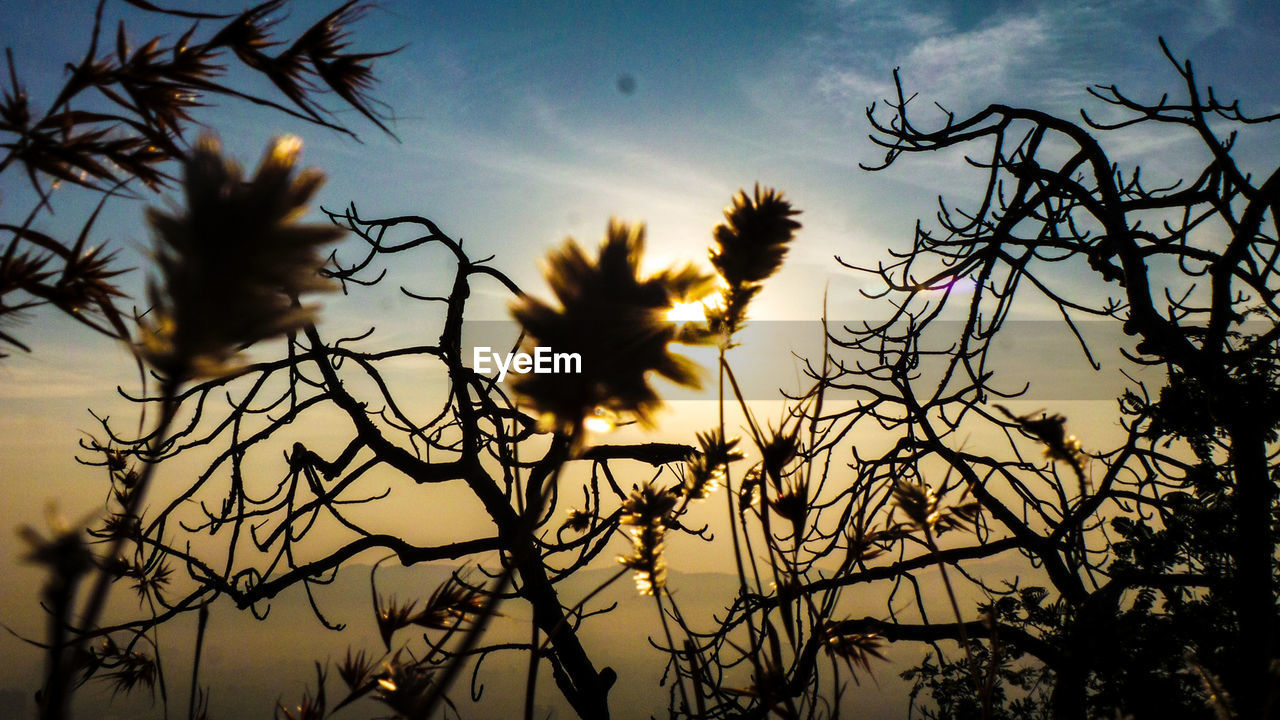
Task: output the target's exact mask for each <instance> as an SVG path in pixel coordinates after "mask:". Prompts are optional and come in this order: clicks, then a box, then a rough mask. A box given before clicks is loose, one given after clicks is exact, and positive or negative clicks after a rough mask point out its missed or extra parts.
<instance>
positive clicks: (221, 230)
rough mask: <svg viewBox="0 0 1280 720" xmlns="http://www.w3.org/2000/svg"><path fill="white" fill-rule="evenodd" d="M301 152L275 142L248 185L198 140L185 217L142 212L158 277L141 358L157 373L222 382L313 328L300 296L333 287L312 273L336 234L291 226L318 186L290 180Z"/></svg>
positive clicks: (305, 176) (190, 162)
mask: <svg viewBox="0 0 1280 720" xmlns="http://www.w3.org/2000/svg"><path fill="white" fill-rule="evenodd" d="M301 148H302V143H301V141H300V140H298V139H297V138H295V137H288V136H287V137H282V138H277V139H276V140H275V141H273V142H272V143H271V145H270V146H269V147H268V148H267V151H266V154H265V155H264V156H263V158H262V161H261V163H260V164H259V166H258V170H257V172H256V173H255V175H254V177H253V178H252V179H251V180H248V181H245V180H244V179H243V178H242V176H241V170H240V168H239V166H238V165H236V164H235V163H234V162H231V161H229V160H226V159H224V158H223V157H222V152H221V147H220V145H219V144H218V141H217V140H216V139H214V138H213V137H211V136H208V135H206V136H202V137H201V138H200V139H199V140H198V141H197V142H196V144H195V147H194V149H193V151H192V152H191V154H190V155H189V156H188V157H187V159H186V164H185V177H184V186H185V189H186V199H187V207H186V209H185V211H183V212H180V213H176V214H171V213H167V212H163V211H160V210H157V209H154V208H152V209H150V210H148V212H147V220H148V222H149V223H150V224H151V227H152V229H153V230H154V232H155V235H156V239H157V249H156V262H157V264H158V265H159V266H160V276H161V277H160V280H159V282H157V281H155V280H152V281H151V282H150V283H149V285H148V288H147V292H148V297H149V299H150V302H151V306H152V309H151V312H150V314H149V317H148V318H147V319H146V320H145V321H144V322H142V324H141V337H140V341H139V343H138V352H139V354H140V355H141V356H142V357H143V358H144V359H145V360H146V361H147V362H148V363H150V364H151V365H152V366H153V367H154V368H155V369H156V370H157V371H159V372H160V373H162V374H164V375H165V376H167V377H169V378H175V379H190V378H197V377H202V376H203V377H207V376H214V375H218V374H222V373H225V372H227V371H228V369H229V367H228V365H229V362H230V361H231V359H232V357H233V356H234V355H235V353H236V352H238V351H239V350H240V349H241V348H243V347H246V346H248V345H250V344H252V343H254V342H257V341H259V340H263V339H266V338H269V337H274V336H276V335H279V334H282V333H285V332H289V331H292V330H295V329H297V328H299V327H301V326H302V325H304V324H305V323H307V322H308V321H309V320H310V319H311V317H312V314H313V311H314V308H311V307H300V306H298V304H297V296H298V295H299V294H301V293H304V292H309V291H314V290H327V289H329V288H330V283H329V282H328V281H326V280H324V279H322V278H321V277H320V276H319V275H318V274H317V271H318V270H319V269H320V267H321V266H322V265H323V264H324V257H323V256H322V255H321V254H320V253H319V252H318V248H319V247H320V246H321V245H324V244H327V243H330V242H332V241H334V240H336V239H337V238H338V237H339V236H340V235H341V231H340V230H339V229H338V228H337V227H333V226H328V225H312V224H300V223H298V222H297V220H298V218H299V216H300V215H301V214H302V212H303V211H304V210H305V208H306V203H307V201H308V200H309V199H310V198H311V196H312V194H313V193H315V191H316V189H317V188H319V187H320V184H321V182H322V181H323V177H324V176H323V174H322V173H320V172H319V171H316V170H303V171H302V172H300V173H297V174H296V175H295V173H294V170H295V168H296V166H297V163H298V156H299V152H300V150H301Z"/></svg>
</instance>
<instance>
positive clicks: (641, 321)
mask: <svg viewBox="0 0 1280 720" xmlns="http://www.w3.org/2000/svg"><path fill="white" fill-rule="evenodd" d="M643 251H644V228H643V226H630V225H626V224H624V223H620V222H617V221H613V222H610V223H609V229H608V233H607V234H606V237H605V241H604V243H603V244H602V245H601V246H600V252H599V255H598V256H597V258H596V259H595V260H594V261H593V260H592V259H591V258H589V257H587V254H586V253H585V252H584V251H583V249H582V248H581V247H580V246H579V245H578V244H577V243H576V242H574V241H573V240H569V241H567V242H566V243H565V245H564V246H563V247H562V248H561V249H559V250H557V251H555V252H553V253H551V255H550V256H549V257H548V258H547V261H546V270H545V275H546V278H547V282H548V283H549V284H550V285H551V290H552V292H553V293H554V294H555V297H556V300H557V301H558V303H559V307H555V306H553V305H549V304H547V303H544V302H542V301H541V300H538V299H536V298H532V297H523V298H520V299H519V300H517V301H516V302H515V303H514V304H513V305H512V307H511V313H512V315H514V316H515V318H516V320H517V321H519V323H520V325H521V326H522V327H523V328H524V331H525V333H526V335H527V337H528V338H529V344H530V345H537V346H542V347H549V348H551V349H553V350H554V351H555V352H557V353H562V352H563V353H577V354H578V355H579V356H580V357H581V358H582V367H581V370H582V372H581V373H574V374H569V373H554V374H553V373H543V374H534V373H530V374H525V375H519V376H516V378H515V379H514V380H513V382H512V387H513V388H514V389H515V391H516V393H517V394H519V395H520V397H521V398H522V399H523V400H524V402H525V403H527V404H528V405H530V406H532V407H533V408H534V409H535V410H536V411H537V412H538V413H540V415H541V416H542V418H543V420H544V422H545V424H547V425H549V426H551V427H554V428H555V429H558V430H563V431H575V430H577V429H579V428H581V427H582V422H583V419H584V418H586V417H588V416H591V415H592V414H593V413H595V412H596V411H597V410H598V409H599V410H600V411H601V412H603V413H605V414H609V413H613V414H615V415H619V416H623V415H627V416H634V417H636V418H637V419H638V420H639V421H640V422H641V423H644V424H646V425H648V424H652V421H653V415H654V412H655V411H656V410H657V409H658V407H659V406H660V405H661V400H660V399H659V397H658V395H657V393H656V392H655V391H654V390H653V388H652V387H651V386H650V385H649V375H650V373H654V374H657V375H661V376H662V377H665V378H667V379H668V380H670V381H672V382H674V383H676V384H679V385H686V386H690V387H698V386H699V385H700V382H699V379H698V373H697V366H696V365H695V364H694V363H693V362H691V361H690V360H688V359H687V358H684V357H682V356H680V355H676V354H673V353H672V352H671V351H670V350H669V349H668V346H669V345H670V343H672V342H674V341H677V340H678V339H683V338H677V326H676V324H675V323H673V322H671V321H670V320H668V319H667V317H666V313H667V311H668V309H669V308H670V307H671V306H672V304H673V303H675V302H677V301H685V300H689V299H696V298H698V297H701V296H702V295H704V294H706V293H707V292H710V290H711V287H712V284H711V282H712V278H711V277H709V276H707V275H704V274H703V273H701V272H699V271H698V270H697V269H696V268H694V267H693V266H691V265H686V266H685V267H683V268H669V269H667V270H664V271H662V272H660V273H658V274H656V275H652V276H650V277H647V278H642V277H641V276H640V257H641V254H642V253H643Z"/></svg>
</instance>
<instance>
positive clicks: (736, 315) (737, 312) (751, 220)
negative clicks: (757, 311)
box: [708, 185, 800, 346]
mask: <svg viewBox="0 0 1280 720" xmlns="http://www.w3.org/2000/svg"><path fill="white" fill-rule="evenodd" d="M798 214H800V211H799V210H795V209H794V208H792V207H791V203H790V202H788V201H787V200H785V199H783V196H782V193H781V192H777V191H775V190H773V189H772V188H765V189H764V190H763V191H762V190H761V189H760V186H759V185H756V187H755V192H754V193H753V194H752V195H751V196H748V195H747V193H746V192H745V191H742V190H739V191H738V194H737V195H735V196H734V198H733V205H731V206H730V207H729V208H728V209H727V210H725V211H724V216H725V222H724V224H721V225H718V226H716V229H715V246H714V247H713V248H712V249H711V253H710V254H711V264H712V265H714V266H715V268H716V270H717V271H718V272H719V274H720V277H721V278H722V279H723V280H724V284H725V286H726V287H725V289H724V290H723V293H722V298H721V300H720V302H719V303H717V304H715V306H714V307H713V308H711V309H710V310H709V312H708V321H709V323H708V324H709V326H710V329H711V331H712V332H713V333H716V334H718V335H720V336H721V342H722V344H723V345H724V346H728V345H729V344H730V340H729V338H730V337H731V336H732V335H733V334H734V333H735V332H737V331H738V329H739V328H741V327H742V325H743V324H744V323H745V322H746V316H747V305H748V304H750V302H751V300H752V299H753V298H754V297H755V296H756V294H757V293H759V292H760V289H761V287H762V285H761V283H762V282H764V281H765V280H766V279H768V278H769V277H770V276H772V275H773V274H774V273H776V272H777V271H778V269H779V268H780V267H782V260H783V258H785V257H786V255H787V250H788V248H789V245H790V244H791V240H792V239H793V238H794V237H795V231H796V230H797V229H799V228H800V223H798V222H796V221H795V220H793V219H792V218H793V217H794V216H796V215H798Z"/></svg>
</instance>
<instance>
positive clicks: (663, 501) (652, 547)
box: [618, 483, 676, 595]
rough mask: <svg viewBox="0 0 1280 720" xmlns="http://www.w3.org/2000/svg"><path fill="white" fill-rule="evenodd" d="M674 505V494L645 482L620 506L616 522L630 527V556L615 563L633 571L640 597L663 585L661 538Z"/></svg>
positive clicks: (663, 560)
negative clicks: (620, 512)
mask: <svg viewBox="0 0 1280 720" xmlns="http://www.w3.org/2000/svg"><path fill="white" fill-rule="evenodd" d="M675 503H676V497H675V495H673V494H671V493H669V492H667V491H665V490H659V489H657V488H656V487H655V486H654V485H653V483H645V484H644V485H643V486H641V487H638V488H636V489H635V490H633V491H632V493H631V495H630V497H628V498H627V499H626V501H624V502H623V504H622V511H623V516H622V519H621V520H620V522H621V523H622V524H623V525H629V526H631V545H632V553H631V555H628V556H625V557H620V558H618V562H620V563H622V564H623V565H625V566H626V567H629V568H631V569H633V570H635V581H636V590H638V591H639V592H640V594H642V595H652V594H653V593H654V592H655V591H657V590H660V589H662V587H663V586H664V585H665V584H666V579H667V566H666V561H665V559H664V558H663V549H664V542H663V537H664V536H665V534H666V532H667V519H668V516H669V514H670V513H671V511H672V510H673V509H675Z"/></svg>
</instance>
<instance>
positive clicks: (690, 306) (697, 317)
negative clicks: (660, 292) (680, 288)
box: [667, 301, 707, 323]
mask: <svg viewBox="0 0 1280 720" xmlns="http://www.w3.org/2000/svg"><path fill="white" fill-rule="evenodd" d="M706 319H707V304H706V303H705V302H703V301H697V302H682V303H676V304H675V305H672V306H671V309H670V310H667V320H668V321H669V322H674V323H685V322H702V321H703V320H706Z"/></svg>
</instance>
